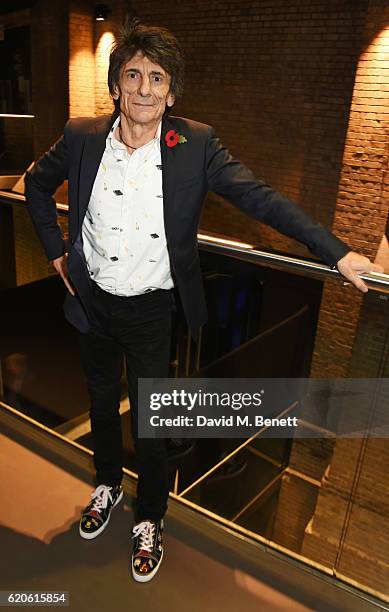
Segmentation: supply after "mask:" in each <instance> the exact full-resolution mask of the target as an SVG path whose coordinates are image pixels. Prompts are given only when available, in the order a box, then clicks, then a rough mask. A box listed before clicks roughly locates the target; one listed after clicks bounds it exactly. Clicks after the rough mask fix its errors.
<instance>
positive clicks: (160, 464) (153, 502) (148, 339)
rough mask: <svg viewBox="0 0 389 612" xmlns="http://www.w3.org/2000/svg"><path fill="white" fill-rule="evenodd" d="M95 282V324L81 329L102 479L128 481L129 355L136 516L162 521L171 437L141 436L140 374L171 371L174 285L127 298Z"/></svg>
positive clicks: (97, 466)
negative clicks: (124, 383)
mask: <svg viewBox="0 0 389 612" xmlns="http://www.w3.org/2000/svg"><path fill="white" fill-rule="evenodd" d="M92 285H93V304H92V309H91V312H90V319H91V328H90V330H89V331H88V332H87V333H86V334H79V344H80V354H81V363H82V366H83V369H84V372H85V375H86V380H87V385H88V391H89V396H90V402H91V406H90V417H91V428H92V434H93V442H94V456H93V460H94V466H95V470H96V481H97V483H98V484H107V485H116V484H120V483H121V480H122V475H123V457H122V455H123V450H122V430H121V420H120V414H119V406H120V379H121V374H122V367H123V355H124V357H125V359H126V365H127V380H128V393H129V399H130V405H131V411H130V414H131V426H132V434H133V439H134V446H135V453H136V467H137V472H138V486H137V500H136V505H135V520H136V522H140V521H142V520H143V519H146V518H149V519H152V520H160V519H161V518H162V517H163V515H164V514H165V512H166V509H167V499H168V494H169V482H168V461H167V451H166V441H165V439H151V438H150V439H149V438H138V409H140V410H141V409H142V407H141V406H140V407H138V378H147V377H149V378H153V377H156V378H157V377H167V376H168V374H169V358H170V343H171V325H172V310H173V309H174V304H175V302H174V295H173V290H164V289H156V290H154V291H152V292H148V293H144V294H142V295H136V296H131V297H124V296H116V295H113V294H111V293H108V292H106V291H103V290H102V289H100V287H99V286H98V285H97V284H96V283H95V282H93V281H92Z"/></svg>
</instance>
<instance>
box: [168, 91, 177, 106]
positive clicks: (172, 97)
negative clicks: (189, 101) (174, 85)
mask: <svg viewBox="0 0 389 612" xmlns="http://www.w3.org/2000/svg"><path fill="white" fill-rule="evenodd" d="M175 100H176V97H175V95H174V94H172V93H171V92H169V93H168V95H167V98H166V104H167V105H168V106H173V104H174V102H175Z"/></svg>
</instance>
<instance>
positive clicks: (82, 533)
mask: <svg viewBox="0 0 389 612" xmlns="http://www.w3.org/2000/svg"><path fill="white" fill-rule="evenodd" d="M122 499H123V491H121V493H120V495H119V497H118V498H117V500H116V501H115V503H114V505H113V506H112V508H111V512H112V510H113V509H114V508H115V506H117V505H118V503H119V502H121V500H122ZM111 512H110V513H109V515H108V518H107V520H106V521H105V523H103V525H101V527H99V528H98V529H97V530H96V531H94V532H93V533H85V531H82V530H81V523H80V525H79V529H78V530H79V533H80V536H81V537H82V538H84V540H93V538H96V537H97V536H98V535H100V533H101V532H102V531H104V529H105V528H106V526H107V525H108V523H109V519H110V518H111Z"/></svg>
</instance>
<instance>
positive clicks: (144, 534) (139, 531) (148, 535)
mask: <svg viewBox="0 0 389 612" xmlns="http://www.w3.org/2000/svg"><path fill="white" fill-rule="evenodd" d="M132 533H133V534H134V535H133V536H131V537H133V538H136V537H137V536H140V545H139V548H142V550H147V552H151V551H152V550H153V546H154V541H153V540H154V533H155V525H154V523H152V522H151V521H143V522H142V523H138V525H135V527H133V529H132Z"/></svg>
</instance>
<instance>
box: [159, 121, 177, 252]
mask: <svg viewBox="0 0 389 612" xmlns="http://www.w3.org/2000/svg"><path fill="white" fill-rule="evenodd" d="M173 129H174V126H173V124H172V122H171V121H170V119H169V116H168V115H166V116H165V117H164V118H163V119H162V126H161V162H162V192H163V214H164V223H165V232H166V238H167V241H168V242H169V239H170V238H171V234H170V230H171V227H172V224H173V209H174V194H175V166H174V163H175V147H168V146H167V144H166V134H167V132H168V131H169V130H173Z"/></svg>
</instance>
